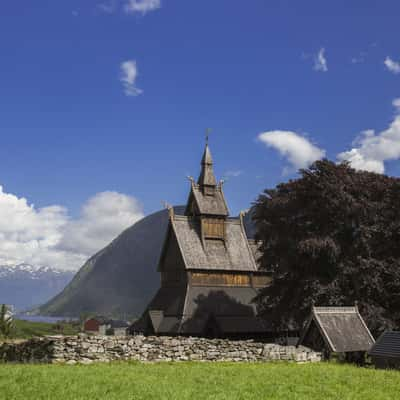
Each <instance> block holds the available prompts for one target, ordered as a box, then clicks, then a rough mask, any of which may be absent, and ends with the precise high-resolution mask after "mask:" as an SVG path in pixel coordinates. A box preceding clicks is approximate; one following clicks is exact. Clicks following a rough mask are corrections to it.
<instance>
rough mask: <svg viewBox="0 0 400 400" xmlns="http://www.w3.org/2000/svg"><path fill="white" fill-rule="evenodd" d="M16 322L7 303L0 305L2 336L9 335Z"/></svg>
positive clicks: (0, 332) (0, 329) (0, 331)
mask: <svg viewBox="0 0 400 400" xmlns="http://www.w3.org/2000/svg"><path fill="white" fill-rule="evenodd" d="M13 328H14V323H13V319H12V316H11V315H10V314H9V312H8V308H7V306H6V305H5V304H2V305H1V306H0V337H1V336H3V337H5V338H7V337H9V336H10V335H11V333H12V331H13Z"/></svg>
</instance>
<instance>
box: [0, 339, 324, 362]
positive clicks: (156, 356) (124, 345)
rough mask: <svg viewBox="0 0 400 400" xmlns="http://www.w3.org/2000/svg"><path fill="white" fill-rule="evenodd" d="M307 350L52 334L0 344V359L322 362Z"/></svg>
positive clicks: (211, 341) (253, 344)
mask: <svg viewBox="0 0 400 400" xmlns="http://www.w3.org/2000/svg"><path fill="white" fill-rule="evenodd" d="M321 358H322V356H321V354H320V353H316V352H314V351H312V350H310V349H309V348H307V347H304V346H299V347H295V346H280V345H277V344H272V343H260V342H255V341H252V340H238V341H232V340H225V339H204V338H194V337H164V336H133V337H112V336H86V335H78V336H66V337H61V336H48V337H45V338H36V339H31V340H29V341H25V342H22V343H8V344H7V343H5V344H3V345H0V361H3V362H24V363H26V362H42V363H66V364H77V363H82V364H90V363H92V362H108V361H116V360H137V361H144V362H157V361H261V362H266V361H276V360H284V361H294V362H317V361H321Z"/></svg>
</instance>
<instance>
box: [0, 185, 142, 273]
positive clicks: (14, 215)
mask: <svg viewBox="0 0 400 400" xmlns="http://www.w3.org/2000/svg"><path fill="white" fill-rule="evenodd" d="M142 217H143V213H142V207H141V206H140V204H139V203H138V201H137V200H136V199H135V198H133V197H129V196H126V195H123V194H120V193H116V192H103V193H99V194H97V195H95V196H94V197H92V198H91V199H89V200H88V201H87V202H86V203H85V204H84V206H83V208H82V215H81V217H80V218H78V219H72V218H70V216H69V215H68V211H67V209H66V208H64V207H61V206H50V207H44V208H35V206H34V205H32V204H29V203H28V201H27V200H26V199H25V198H18V197H17V196H15V195H13V194H10V193H6V192H4V191H3V188H2V187H1V186H0V265H14V264H19V263H23V262H26V263H30V264H34V265H38V266H51V267H54V268H60V269H77V268H79V267H80V266H81V265H82V264H83V262H84V261H85V260H86V259H87V258H88V257H90V256H91V255H93V254H94V253H95V252H97V251H98V250H100V249H101V248H103V247H104V246H105V245H107V244H108V243H109V242H110V241H111V240H112V239H114V238H115V237H116V236H117V235H118V234H119V233H120V232H121V231H122V230H124V229H125V228H127V227H129V226H130V225H132V224H133V223H134V222H136V221H137V220H138V219H140V218H142Z"/></svg>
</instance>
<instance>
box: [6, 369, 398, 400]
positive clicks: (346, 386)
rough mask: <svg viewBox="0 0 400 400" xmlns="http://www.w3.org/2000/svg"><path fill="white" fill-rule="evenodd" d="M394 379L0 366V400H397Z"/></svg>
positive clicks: (330, 373)
mask: <svg viewBox="0 0 400 400" xmlns="http://www.w3.org/2000/svg"><path fill="white" fill-rule="evenodd" d="M399 398H400V372H398V371H382V370H374V369H367V368H358V367H355V366H351V365H344V364H334V363H317V364H300V365H296V364H286V363H265V364H257V363H239V364H234V363H215V364H213V363H175V364H173V363H168V364H160V363H159V364H139V363H130V362H127V363H111V364H95V365H88V366H83V365H75V366H67V365H9V364H2V365H1V364H0V399H1V400H3V399H4V400H13V399H18V400H19V399H24V400H26V399H35V400H41V399H62V400H77V399H99V400H100V399H101V400H104V399H107V400H114V399H118V400H119V399H124V400H128V399H129V400H130V399H131V400H139V399H146V400H150V399H174V400H175V399H179V400H184V399H190V400H196V399H226V400H228V399H229V400H232V399H257V400H260V399H285V400H288V399H289V400H290V399H307V400H313V399H318V400H320V399H323V400H327V399H340V400H343V399H352V400H356V399H360V400H361V399H362V400H369V399H371V400H372V399H373V400H380V399H399Z"/></svg>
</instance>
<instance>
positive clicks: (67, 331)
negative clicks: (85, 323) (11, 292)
mask: <svg viewBox="0 0 400 400" xmlns="http://www.w3.org/2000/svg"><path fill="white" fill-rule="evenodd" d="M14 324H15V329H14V330H13V332H12V335H11V338H14V339H29V338H31V337H33V336H46V335H75V334H77V333H78V332H79V329H78V326H76V325H72V324H70V323H57V324H54V323H46V322H31V321H23V320H15V321H14ZM0 400H1V397H0Z"/></svg>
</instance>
